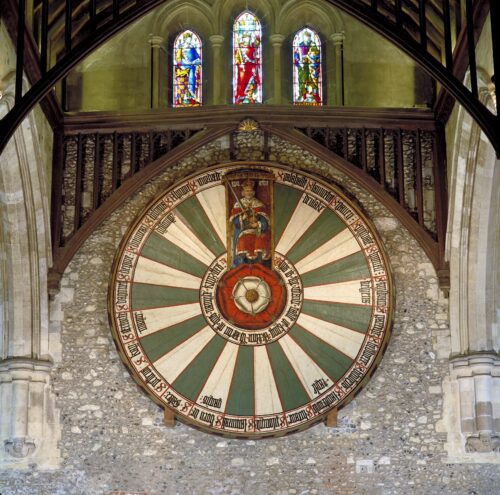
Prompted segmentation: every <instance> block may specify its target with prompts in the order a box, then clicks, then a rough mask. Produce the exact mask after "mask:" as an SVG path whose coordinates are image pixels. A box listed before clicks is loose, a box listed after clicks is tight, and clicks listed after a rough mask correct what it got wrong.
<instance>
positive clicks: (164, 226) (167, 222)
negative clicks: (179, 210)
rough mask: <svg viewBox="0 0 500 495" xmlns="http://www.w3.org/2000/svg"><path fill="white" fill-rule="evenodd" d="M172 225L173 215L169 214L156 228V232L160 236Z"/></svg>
mask: <svg viewBox="0 0 500 495" xmlns="http://www.w3.org/2000/svg"><path fill="white" fill-rule="evenodd" d="M173 223H175V215H174V214H173V213H172V212H171V213H169V214H168V215H165V218H163V220H162V221H161V222H160V223H159V224H158V225H157V226H156V232H158V233H159V234H162V235H163V234H165V233H166V232H167V230H168V228H169V227H170V226H171V225H172V224H173Z"/></svg>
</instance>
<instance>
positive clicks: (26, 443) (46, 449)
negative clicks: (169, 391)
mask: <svg viewBox="0 0 500 495" xmlns="http://www.w3.org/2000/svg"><path fill="white" fill-rule="evenodd" d="M13 95H14V92H13V85H12V84H10V85H9V86H8V87H7V90H6V91H5V93H4V94H3V97H2V100H1V101H0V114H5V113H6V111H8V109H9V108H10V107H12V105H13V101H14V96H13ZM39 150H40V141H39V139H38V133H37V125H36V122H35V118H34V115H33V112H32V113H31V114H30V115H28V117H27V118H26V119H25V120H24V121H23V123H22V124H21V126H20V127H19V128H18V129H17V130H16V133H15V134H14V138H13V139H12V140H11V141H10V142H9V144H8V146H7V148H6V150H5V152H4V153H3V154H2V156H1V158H0V165H1V166H0V191H1V195H0V212H1V214H2V217H1V220H0V221H1V226H0V230H1V234H2V239H1V241H2V251H3V253H4V256H5V260H4V262H3V267H5V268H6V270H2V273H1V277H2V279H3V280H2V283H4V284H5V285H4V289H3V292H2V294H1V295H2V296H3V298H4V299H3V300H2V306H3V308H4V312H5V315H6V317H5V318H3V322H2V323H3V325H2V327H1V328H0V339H1V340H2V345H0V352H1V354H0V361H1V364H0V403H1V404H2V409H3V408H4V407H5V411H6V412H5V414H4V415H3V421H2V423H1V424H0V444H1V446H2V448H1V449H0V463H1V464H2V465H7V466H8V465H9V462H10V463H13V465H16V466H19V463H22V462H24V460H25V459H26V458H27V457H28V456H30V455H32V457H31V459H32V460H33V459H36V462H40V463H41V464H42V465H46V466H54V464H52V462H53V461H54V457H53V455H54V452H57V441H58V438H59V434H58V432H57V429H54V430H53V431H52V432H51V430H52V428H54V423H56V422H57V420H56V416H57V415H56V413H55V410H54V402H53V397H52V396H51V393H50V388H49V380H50V371H51V369H52V360H53V356H52V349H51V347H52V346H51V344H52V342H51V336H50V333H49V327H48V322H49V317H48V313H49V309H48V300H49V298H48V289H47V271H48V266H49V263H50V259H51V248H50V240H49V239H50V235H49V232H50V228H49V220H48V211H49V207H48V191H47V188H48V181H47V177H46V176H45V173H46V172H45V171H46V165H45V164H44V163H43V159H42V157H41V155H40V152H39ZM28 404H29V409H28V408H27V405H28ZM50 417H52V420H50V419H49V418H50ZM56 457H57V454H56ZM30 462H32V461H30Z"/></svg>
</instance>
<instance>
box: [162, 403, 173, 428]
mask: <svg viewBox="0 0 500 495" xmlns="http://www.w3.org/2000/svg"><path fill="white" fill-rule="evenodd" d="M163 423H164V425H165V426H167V427H168V428H173V427H174V426H175V415H174V411H172V409H169V408H168V407H166V408H165V410H164V413H163Z"/></svg>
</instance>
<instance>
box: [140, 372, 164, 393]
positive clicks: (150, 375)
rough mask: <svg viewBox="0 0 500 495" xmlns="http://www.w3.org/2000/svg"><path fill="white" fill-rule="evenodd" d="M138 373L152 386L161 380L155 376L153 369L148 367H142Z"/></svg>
mask: <svg viewBox="0 0 500 495" xmlns="http://www.w3.org/2000/svg"><path fill="white" fill-rule="evenodd" d="M140 373H141V375H142V376H144V379H145V380H146V383H147V384H149V385H151V386H152V387H153V388H154V387H156V386H157V385H158V384H159V383H160V382H161V378H159V377H158V376H156V374H155V373H154V371H153V370H152V369H151V368H149V367H148V368H144V369H143V370H142V371H140Z"/></svg>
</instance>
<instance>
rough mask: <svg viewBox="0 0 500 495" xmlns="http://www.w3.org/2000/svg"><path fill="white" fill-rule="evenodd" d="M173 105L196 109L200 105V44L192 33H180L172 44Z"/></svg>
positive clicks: (198, 39)
mask: <svg viewBox="0 0 500 495" xmlns="http://www.w3.org/2000/svg"><path fill="white" fill-rule="evenodd" d="M173 61H174V64H173V65H174V67H173V73H174V77H173V105H174V107H196V106H200V105H201V103H202V91H201V90H202V44H201V39H200V37H199V36H198V35H197V34H196V33H195V32H193V31H190V30H186V31H183V32H182V33H180V34H179V35H178V36H177V38H176V39H175V42H174V53H173Z"/></svg>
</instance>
